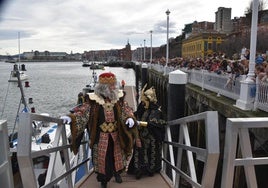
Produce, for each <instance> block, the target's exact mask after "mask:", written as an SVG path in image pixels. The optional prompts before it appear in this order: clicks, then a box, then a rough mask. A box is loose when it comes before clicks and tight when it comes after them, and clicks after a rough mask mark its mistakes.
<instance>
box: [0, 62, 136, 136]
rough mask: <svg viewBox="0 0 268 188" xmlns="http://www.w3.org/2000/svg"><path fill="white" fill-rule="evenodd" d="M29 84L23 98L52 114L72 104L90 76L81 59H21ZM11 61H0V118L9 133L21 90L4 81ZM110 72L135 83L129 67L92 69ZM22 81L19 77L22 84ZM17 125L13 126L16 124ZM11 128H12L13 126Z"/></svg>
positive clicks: (36, 109) (60, 111)
mask: <svg viewBox="0 0 268 188" xmlns="http://www.w3.org/2000/svg"><path fill="white" fill-rule="evenodd" d="M24 64H25V66H26V70H27V71H26V72H25V73H26V74H27V75H28V76H29V79H28V80H27V81H28V82H29V85H30V87H27V88H24V93H25V98H26V100H27V102H28V99H29V98H32V99H33V104H28V107H29V108H32V107H34V108H35V111H36V113H38V114H40V113H48V114H49V115H50V116H52V117H60V116H61V115H65V114H67V113H68V112H69V110H70V109H71V108H72V107H73V106H75V105H76V102H77V94H78V93H79V92H80V91H82V89H83V87H85V86H86V85H87V84H88V83H89V82H90V78H91V77H92V70H90V69H89V67H82V62H30V63H28V62H27V63H24ZM12 69H13V64H10V63H4V62H0V86H1V90H0V119H4V120H7V123H8V130H9V133H11V131H12V130H13V127H14V124H15V119H16V114H17V111H18V109H19V110H21V109H22V107H23V105H22V104H21V102H20V100H21V93H20V89H19V87H18V83H17V82H8V80H9V78H10V71H11V70H12ZM96 72H97V75H99V74H101V73H102V72H113V73H114V74H115V75H116V76H117V81H118V82H119V83H120V82H121V80H123V79H124V80H125V82H126V85H130V86H134V85H135V72H134V70H133V69H124V68H120V67H105V70H96ZM24 82H25V81H22V84H23V86H24V85H25V84H24ZM20 104H21V105H20ZM16 128H17V127H16ZM16 128H15V129H16Z"/></svg>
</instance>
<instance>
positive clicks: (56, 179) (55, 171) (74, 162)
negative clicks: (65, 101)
mask: <svg viewBox="0 0 268 188" xmlns="http://www.w3.org/2000/svg"><path fill="white" fill-rule="evenodd" d="M34 121H41V122H46V123H56V125H57V128H56V132H55V137H54V140H53V142H52V145H51V144H50V145H48V146H47V147H46V148H44V147H42V148H41V147H40V150H37V151H33V150H32V135H33V126H32V123H33V122H34ZM66 126H68V125H65V124H63V121H62V120H61V119H58V118H52V117H48V116H42V115H37V114H32V113H20V114H19V126H18V145H17V158H18V162H19V167H20V174H21V179H22V183H23V186H24V187H33V188H37V187H39V185H38V182H37V179H38V177H36V173H35V171H36V168H35V167H34V162H33V160H34V159H36V158H38V157H42V156H48V157H49V164H48V167H47V169H46V170H47V172H46V178H45V185H43V186H42V188H44V187H52V186H55V185H56V186H57V187H69V188H72V187H74V185H75V183H76V182H75V179H76V172H77V170H78V168H79V167H81V166H82V165H84V166H83V168H86V170H85V174H84V176H86V175H88V174H89V172H90V171H91V169H90V168H89V167H90V157H89V150H88V149H87V148H86V147H81V146H80V148H82V149H83V152H82V153H81V152H79V153H78V154H77V155H74V154H73V152H72V151H71V150H70V148H71V145H70V143H69V140H68V137H69V135H67V134H68V132H69V133H70V130H69V131H67V129H66ZM86 146H88V144H87V142H86Z"/></svg>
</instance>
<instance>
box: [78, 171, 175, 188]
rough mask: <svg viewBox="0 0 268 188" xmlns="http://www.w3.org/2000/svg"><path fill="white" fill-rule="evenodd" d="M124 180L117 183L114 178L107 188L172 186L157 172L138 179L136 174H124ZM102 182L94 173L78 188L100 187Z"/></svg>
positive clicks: (168, 187)
mask: <svg viewBox="0 0 268 188" xmlns="http://www.w3.org/2000/svg"><path fill="white" fill-rule="evenodd" d="M121 177H122V180H123V182H122V183H121V184H119V183H116V182H115V180H114V178H112V179H111V181H110V182H109V183H108V184H107V188H157V187H161V188H171V186H170V185H169V184H168V183H167V182H166V180H165V178H164V177H163V176H162V175H161V174H155V175H154V176H153V177H142V178H141V179H139V180H136V178H135V176H132V175H128V174H126V173H124V174H122V176H121ZM98 187H100V183H99V182H97V179H96V174H95V173H92V174H91V175H90V176H88V177H87V178H86V179H85V181H84V182H82V183H81V184H80V186H77V188H98Z"/></svg>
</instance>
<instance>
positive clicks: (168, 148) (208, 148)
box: [163, 111, 220, 188]
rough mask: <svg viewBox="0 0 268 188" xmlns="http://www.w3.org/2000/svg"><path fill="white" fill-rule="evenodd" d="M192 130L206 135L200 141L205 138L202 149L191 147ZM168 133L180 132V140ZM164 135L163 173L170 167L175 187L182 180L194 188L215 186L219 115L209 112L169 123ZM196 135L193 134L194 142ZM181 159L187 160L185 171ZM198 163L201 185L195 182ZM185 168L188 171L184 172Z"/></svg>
mask: <svg viewBox="0 0 268 188" xmlns="http://www.w3.org/2000/svg"><path fill="white" fill-rule="evenodd" d="M194 126H195V127H194ZM202 126H203V127H202ZM191 127H192V128H195V129H199V130H201V129H202V131H204V132H205V133H204V134H203V135H204V137H205V138H202V139H206V141H205V146H203V147H204V148H202V147H198V146H196V145H192V142H191V136H190V135H189V128H191ZM171 130H176V131H179V138H174V135H173V136H172V133H174V132H173V131H171ZM166 135H167V137H166V141H165V146H164V152H163V153H164V158H163V160H164V168H163V170H164V171H167V167H171V168H172V177H171V178H170V179H171V181H172V182H173V185H174V187H179V185H180V179H181V178H183V179H184V180H186V181H187V182H188V183H190V184H191V185H192V186H193V187H196V188H197V187H203V188H208V187H214V181H215V177H216V171H217V165H218V159H219V154H220V149H219V125H218V113H217V112H215V111H208V112H203V113H200V114H196V115H192V116H187V117H184V118H180V119H176V120H172V121H169V122H168V126H167V134H166ZM198 136H199V135H197V136H196V135H194V139H195V138H197V137H198ZM174 151H177V152H174ZM183 155H186V156H183ZM175 156H177V157H175ZM184 158H187V161H188V165H187V167H186V168H185V163H183V159H184ZM197 161H199V162H202V163H203V164H204V169H203V174H202V180H201V182H198V180H197V175H196V170H197V169H196V168H197V167H196V162H197ZM184 162H185V161H184ZM182 163H183V164H182ZM182 166H184V168H182ZM185 169H187V170H188V171H189V172H186V171H185Z"/></svg>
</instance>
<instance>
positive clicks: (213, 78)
mask: <svg viewBox="0 0 268 188" xmlns="http://www.w3.org/2000/svg"><path fill="white" fill-rule="evenodd" d="M148 67H150V68H152V69H154V70H156V71H158V72H164V69H166V74H168V73H170V72H172V71H174V70H177V68H174V67H164V66H162V65H159V64H150V65H149V66H148ZM179 69H180V70H181V71H183V72H185V73H187V74H188V82H189V83H191V84H194V85H197V86H199V87H201V88H202V90H204V89H206V90H209V91H212V92H215V93H217V95H218V96H220V95H222V96H225V97H228V98H230V99H233V100H238V99H239V97H240V89H241V83H240V82H241V81H243V80H244V79H245V78H246V75H240V76H236V75H234V74H227V73H221V74H217V73H215V72H210V71H207V70H202V69H200V70H197V69H187V68H179ZM254 88H255V89H254V90H252V91H250V95H251V96H252V97H253V98H255V99H254V109H253V110H256V109H260V110H263V111H265V112H268V83H267V82H260V81H259V80H258V78H257V79H256V87H254Z"/></svg>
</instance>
